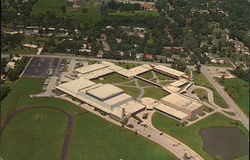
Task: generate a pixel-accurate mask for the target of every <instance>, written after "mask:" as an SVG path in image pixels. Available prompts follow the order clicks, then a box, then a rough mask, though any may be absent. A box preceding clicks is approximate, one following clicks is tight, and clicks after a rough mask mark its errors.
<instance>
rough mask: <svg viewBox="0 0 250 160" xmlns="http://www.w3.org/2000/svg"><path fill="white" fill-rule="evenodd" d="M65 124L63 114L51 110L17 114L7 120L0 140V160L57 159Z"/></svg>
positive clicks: (36, 110) (34, 110)
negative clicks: (0, 159) (7, 122)
mask: <svg viewBox="0 0 250 160" xmlns="http://www.w3.org/2000/svg"><path fill="white" fill-rule="evenodd" d="M66 124H67V118H66V117H65V116H64V114H63V113H61V112H58V111H55V110H49V109H33V110H28V111H25V112H22V113H20V114H18V115H16V116H15V117H14V118H13V119H12V120H11V121H10V123H9V124H8V126H7V127H6V129H5V131H4V133H3V135H2V137H1V145H0V149H1V153H0V157H2V158H3V159H13V160H15V159H16V160H19V159H33V160H44V159H60V153H61V150H62V144H63V139H64V134H65V132H64V131H65V127H66ZM48 142H49V145H48ZM44 153H46V154H44Z"/></svg>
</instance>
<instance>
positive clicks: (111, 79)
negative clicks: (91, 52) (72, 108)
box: [93, 73, 129, 83]
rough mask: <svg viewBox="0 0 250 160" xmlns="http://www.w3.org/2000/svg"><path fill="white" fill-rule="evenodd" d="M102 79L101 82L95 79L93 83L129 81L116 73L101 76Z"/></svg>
mask: <svg viewBox="0 0 250 160" xmlns="http://www.w3.org/2000/svg"><path fill="white" fill-rule="evenodd" d="M102 78H104V79H103V80H100V79H96V80H93V81H94V82H96V83H123V82H128V81H129V79H127V78H125V77H122V76H120V75H118V74H116V73H112V74H109V75H106V76H103V77H102Z"/></svg>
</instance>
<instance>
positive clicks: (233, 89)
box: [217, 78, 249, 116]
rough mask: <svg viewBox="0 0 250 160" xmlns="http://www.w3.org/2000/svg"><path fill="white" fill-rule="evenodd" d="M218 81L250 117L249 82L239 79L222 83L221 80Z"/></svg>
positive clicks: (226, 80)
mask: <svg viewBox="0 0 250 160" xmlns="http://www.w3.org/2000/svg"><path fill="white" fill-rule="evenodd" d="M217 81H218V82H219V83H220V84H221V85H223V86H224V87H225V90H226V91H227V93H228V94H229V95H230V97H232V98H233V100H234V101H235V102H236V103H237V104H238V106H239V107H240V108H241V109H242V111H243V112H244V113H245V114H246V115H247V116H249V84H248V82H246V81H244V80H242V79H239V78H234V79H225V81H224V83H222V82H221V81H220V80H219V79H217Z"/></svg>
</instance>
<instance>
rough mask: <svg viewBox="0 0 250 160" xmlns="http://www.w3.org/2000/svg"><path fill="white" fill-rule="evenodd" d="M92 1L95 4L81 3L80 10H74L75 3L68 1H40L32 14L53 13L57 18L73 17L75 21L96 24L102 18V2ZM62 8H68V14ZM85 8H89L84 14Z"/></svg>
mask: <svg viewBox="0 0 250 160" xmlns="http://www.w3.org/2000/svg"><path fill="white" fill-rule="evenodd" d="M90 1H91V2H92V1H93V3H90V2H88V3H81V4H80V8H78V9H77V10H74V9H73V8H72V5H73V3H72V2H69V1H68V0H38V2H37V3H36V4H35V5H34V6H33V9H32V14H38V13H46V12H47V11H52V12H53V13H55V14H56V15H57V16H61V17H71V18H73V19H74V20H79V21H81V22H96V21H98V20H99V19H100V18H101V13H100V10H99V6H100V4H101V2H99V3H98V2H97V1H96V0H90ZM62 6H65V7H66V13H63V12H62V9H61V7H62ZM83 8H87V12H86V13H84V12H82V10H83Z"/></svg>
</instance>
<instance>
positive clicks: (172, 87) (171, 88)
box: [166, 85, 180, 92]
mask: <svg viewBox="0 0 250 160" xmlns="http://www.w3.org/2000/svg"><path fill="white" fill-rule="evenodd" d="M166 88H167V89H168V90H170V91H172V92H178V91H179V90H180V88H178V87H174V86H170V85H169V86H167V87H166Z"/></svg>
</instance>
